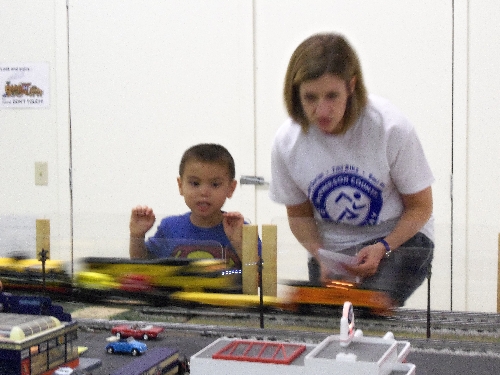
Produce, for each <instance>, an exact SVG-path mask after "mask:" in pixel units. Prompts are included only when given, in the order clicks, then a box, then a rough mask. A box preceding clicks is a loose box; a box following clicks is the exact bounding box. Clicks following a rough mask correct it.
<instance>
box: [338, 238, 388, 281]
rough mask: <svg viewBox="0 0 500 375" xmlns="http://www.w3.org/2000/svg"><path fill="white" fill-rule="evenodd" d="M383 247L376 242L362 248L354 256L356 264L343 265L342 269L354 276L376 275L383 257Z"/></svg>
mask: <svg viewBox="0 0 500 375" xmlns="http://www.w3.org/2000/svg"><path fill="white" fill-rule="evenodd" d="M385 251H386V249H385V246H384V245H383V244H382V243H380V242H377V243H375V244H373V245H369V246H365V247H363V248H362V249H361V250H360V251H359V252H358V254H357V255H356V264H355V265H348V264H343V267H344V268H345V269H346V270H347V271H349V272H351V273H353V274H354V275H356V276H361V277H368V276H373V275H375V273H377V270H378V266H379V264H380V261H381V260H382V259H383V258H384V257H385Z"/></svg>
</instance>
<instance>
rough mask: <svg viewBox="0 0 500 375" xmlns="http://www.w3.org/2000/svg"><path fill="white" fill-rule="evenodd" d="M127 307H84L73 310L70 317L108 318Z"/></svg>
mask: <svg viewBox="0 0 500 375" xmlns="http://www.w3.org/2000/svg"><path fill="white" fill-rule="evenodd" d="M124 311H127V309H123V308H113V307H86V308H83V309H80V310H76V311H73V312H72V313H71V317H72V318H73V319H79V318H86V319H110V318H112V317H113V316H114V315H117V314H120V313H122V312H124Z"/></svg>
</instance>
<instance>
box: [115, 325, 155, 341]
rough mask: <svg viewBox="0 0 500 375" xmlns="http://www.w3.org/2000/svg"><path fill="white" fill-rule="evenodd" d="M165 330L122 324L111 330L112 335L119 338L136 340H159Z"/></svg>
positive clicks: (150, 326) (148, 326) (149, 326)
mask: <svg viewBox="0 0 500 375" xmlns="http://www.w3.org/2000/svg"><path fill="white" fill-rule="evenodd" d="M163 330H164V328H163V327H158V326H153V325H141V324H121V325H118V326H114V327H113V328H112V329H111V333H112V334H113V335H116V337H118V338H122V337H133V338H136V339H143V340H149V339H155V338H157V337H158V335H159V334H160V333H161V332H163Z"/></svg>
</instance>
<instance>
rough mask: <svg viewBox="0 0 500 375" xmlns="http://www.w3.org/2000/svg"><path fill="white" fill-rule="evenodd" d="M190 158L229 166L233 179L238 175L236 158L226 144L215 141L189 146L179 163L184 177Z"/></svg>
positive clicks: (180, 173) (180, 172) (180, 171)
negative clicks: (235, 163) (235, 164)
mask: <svg viewBox="0 0 500 375" xmlns="http://www.w3.org/2000/svg"><path fill="white" fill-rule="evenodd" d="M190 160H197V161H201V162H206V163H216V164H220V165H223V166H225V167H227V171H228V173H229V177H230V178H231V180H234V178H235V176H236V170H235V166H234V159H233V157H232V156H231V154H230V153H229V151H228V150H227V149H226V148H225V147H224V146H221V145H218V144H215V143H200V144H198V145H195V146H192V147H190V148H188V149H187V150H186V151H185V152H184V154H183V155H182V158H181V163H180V164H179V176H181V177H182V175H183V173H184V169H185V167H186V163H187V162H188V161H190Z"/></svg>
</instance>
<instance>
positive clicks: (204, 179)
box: [130, 144, 244, 267]
mask: <svg viewBox="0 0 500 375" xmlns="http://www.w3.org/2000/svg"><path fill="white" fill-rule="evenodd" d="M177 183H178V186H179V193H180V194H181V195H182V196H183V197H184V201H185V202H186V205H187V206H188V207H189V209H190V210H191V211H190V212H187V213H185V214H183V215H178V216H168V217H166V218H164V219H163V220H162V221H161V223H160V225H159V226H158V230H157V232H156V234H155V235H154V236H153V237H151V238H149V239H148V240H147V241H145V240H144V237H145V235H146V232H147V231H148V230H149V229H151V227H152V226H153V224H154V222H155V220H156V218H155V214H154V212H153V210H152V209H151V208H150V207H148V206H137V207H135V208H133V209H132V214H131V217H130V257H131V258H132V259H138V258H164V257H188V256H189V253H192V252H193V251H194V252H196V251H200V250H199V249H203V250H204V251H205V252H211V253H212V255H213V256H214V257H220V256H221V254H224V256H225V258H226V259H228V260H229V262H230V263H231V264H233V265H234V266H236V267H240V266H241V245H242V227H243V224H244V219H243V216H242V215H241V214H240V213H239V212H223V211H221V208H222V206H223V205H224V203H225V201H226V199H227V198H231V196H232V195H233V193H234V190H235V188H236V184H237V182H236V180H235V166H234V160H233V157H232V156H231V154H230V153H229V151H228V150H227V149H226V148H224V147H223V146H220V145H217V144H198V145H195V146H193V147H191V148H189V149H188V150H187V151H185V152H184V155H183V156H182V159H181V162H180V165H179V177H177ZM207 249H208V250H207ZM210 249H211V250H210ZM203 250H202V251H203Z"/></svg>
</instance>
